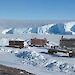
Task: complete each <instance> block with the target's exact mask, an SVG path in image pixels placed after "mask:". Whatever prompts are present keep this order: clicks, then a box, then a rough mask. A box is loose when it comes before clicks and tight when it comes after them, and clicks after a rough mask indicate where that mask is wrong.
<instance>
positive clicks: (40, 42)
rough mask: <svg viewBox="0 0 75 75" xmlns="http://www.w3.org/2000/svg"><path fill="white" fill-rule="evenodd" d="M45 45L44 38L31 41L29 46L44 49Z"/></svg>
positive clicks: (45, 40)
mask: <svg viewBox="0 0 75 75" xmlns="http://www.w3.org/2000/svg"><path fill="white" fill-rule="evenodd" d="M46 43H48V41H47V39H46V38H44V39H37V38H33V39H31V46H40V47H41V46H42V47H44V46H45V45H46Z"/></svg>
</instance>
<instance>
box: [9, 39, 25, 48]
mask: <svg viewBox="0 0 75 75" xmlns="http://www.w3.org/2000/svg"><path fill="white" fill-rule="evenodd" d="M9 47H14V48H23V47H24V41H18V40H10V41H9Z"/></svg>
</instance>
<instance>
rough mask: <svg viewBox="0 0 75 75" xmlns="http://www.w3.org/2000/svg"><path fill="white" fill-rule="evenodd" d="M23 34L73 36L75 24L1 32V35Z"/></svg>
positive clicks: (59, 24)
mask: <svg viewBox="0 0 75 75" xmlns="http://www.w3.org/2000/svg"><path fill="white" fill-rule="evenodd" d="M25 33H27V34H31V33H36V34H59V35H72V34H75V22H65V23H54V24H47V25H41V26H38V25H37V26H31V27H23V28H16V27H14V28H8V29H5V30H3V31H2V34H25Z"/></svg>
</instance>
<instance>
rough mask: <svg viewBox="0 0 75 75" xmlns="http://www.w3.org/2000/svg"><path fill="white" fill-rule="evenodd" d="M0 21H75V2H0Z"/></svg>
mask: <svg viewBox="0 0 75 75" xmlns="http://www.w3.org/2000/svg"><path fill="white" fill-rule="evenodd" d="M0 19H17V20H18V19H19V20H75V0H0Z"/></svg>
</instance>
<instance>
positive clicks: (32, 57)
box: [16, 51, 45, 66]
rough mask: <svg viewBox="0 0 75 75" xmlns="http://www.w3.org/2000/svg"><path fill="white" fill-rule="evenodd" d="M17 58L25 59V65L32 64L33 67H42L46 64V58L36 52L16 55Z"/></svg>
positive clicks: (24, 52)
mask: <svg viewBox="0 0 75 75" xmlns="http://www.w3.org/2000/svg"><path fill="white" fill-rule="evenodd" d="M16 56H17V57H19V58H23V59H24V60H23V61H22V62H23V63H27V64H32V65H33V66H37V65H39V66H41V65H42V64H43V63H44V62H45V58H44V57H43V56H42V55H40V54H38V53H36V52H35V51H23V52H19V53H17V54H16Z"/></svg>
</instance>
